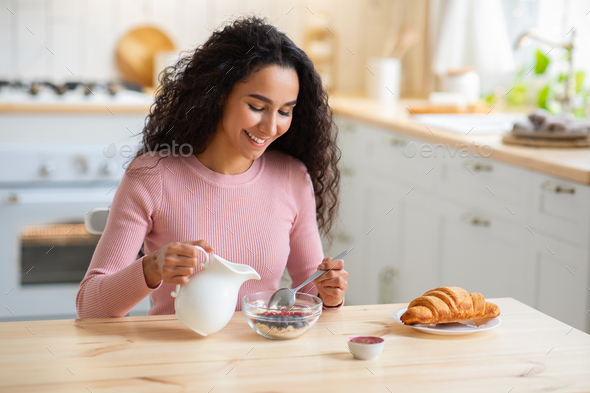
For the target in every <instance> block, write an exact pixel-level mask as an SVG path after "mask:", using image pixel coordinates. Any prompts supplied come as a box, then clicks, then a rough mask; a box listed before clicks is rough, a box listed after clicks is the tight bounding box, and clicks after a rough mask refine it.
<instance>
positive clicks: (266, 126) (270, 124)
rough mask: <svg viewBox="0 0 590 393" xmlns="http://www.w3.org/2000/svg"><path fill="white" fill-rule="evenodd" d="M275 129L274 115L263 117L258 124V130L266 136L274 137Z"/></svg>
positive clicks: (276, 130) (275, 119)
mask: <svg viewBox="0 0 590 393" xmlns="http://www.w3.org/2000/svg"><path fill="white" fill-rule="evenodd" d="M277 127H278V126H277V116H276V114H269V115H267V116H264V117H263V119H262V121H261V122H260V126H259V129H260V131H261V132H263V133H264V134H266V135H268V136H275V135H276V134H277V132H278V129H277Z"/></svg>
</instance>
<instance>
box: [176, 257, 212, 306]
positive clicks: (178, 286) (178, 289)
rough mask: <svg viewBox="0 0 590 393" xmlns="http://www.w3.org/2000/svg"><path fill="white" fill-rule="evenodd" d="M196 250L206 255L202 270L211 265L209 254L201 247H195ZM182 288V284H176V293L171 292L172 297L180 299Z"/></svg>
mask: <svg viewBox="0 0 590 393" xmlns="http://www.w3.org/2000/svg"><path fill="white" fill-rule="evenodd" d="M195 248H196V249H197V250H199V251H202V252H203V254H205V262H201V268H204V267H205V266H207V265H208V264H209V254H208V253H207V251H205V249H204V248H203V247H201V246H195ZM180 286H181V285H180V284H176V291H172V292H170V296H172V297H178V294H179V293H180Z"/></svg>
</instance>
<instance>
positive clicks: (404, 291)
mask: <svg viewBox="0 0 590 393" xmlns="http://www.w3.org/2000/svg"><path fill="white" fill-rule="evenodd" d="M409 195H411V197H408V198H405V199H404V200H403V201H402V202H401V203H400V206H399V208H400V211H399V214H400V237H401V239H400V240H401V241H400V243H401V246H400V250H399V258H400V263H401V267H400V268H399V271H398V275H397V281H396V282H397V283H398V284H399V286H400V289H399V291H398V297H397V298H396V299H395V302H400V303H401V302H411V301H412V300H413V299H415V298H417V297H418V296H421V295H422V294H423V293H424V292H426V291H427V290H429V289H433V288H436V287H438V286H440V284H441V281H440V246H441V242H440V240H441V239H440V236H439V234H440V229H439V228H440V224H441V219H442V215H441V212H442V211H444V205H443V204H442V203H440V202H439V201H437V200H436V199H434V198H432V197H431V196H429V195H427V194H425V193H423V192H422V191H420V190H415V191H412V192H411V193H410V194H408V196H409Z"/></svg>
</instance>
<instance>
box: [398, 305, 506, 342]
mask: <svg viewBox="0 0 590 393" xmlns="http://www.w3.org/2000/svg"><path fill="white" fill-rule="evenodd" d="M407 309H408V308H407V307H405V308H402V309H401V310H397V311H396V312H394V313H393V320H394V321H396V322H397V323H401V324H402V325H404V326H409V327H411V328H414V329H416V330H419V331H421V332H424V333H430V334H440V335H443V336H459V335H462V334H471V333H477V332H485V331H486V330H490V329H493V328H495V327H497V326H498V325H500V323H501V322H502V320H500V317H495V318H491V319H489V320H488V321H486V323H485V326H480V327H475V326H467V325H464V324H462V323H443V324H440V325H434V326H432V327H429V326H413V325H406V324H404V323H403V322H402V320H401V319H400V317H401V316H402V314H403V313H405V312H406V310H407Z"/></svg>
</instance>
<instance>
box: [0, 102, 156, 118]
mask: <svg viewBox="0 0 590 393" xmlns="http://www.w3.org/2000/svg"><path fill="white" fill-rule="evenodd" d="M106 104H107V105H98V104H84V103H80V104H73V103H67V104H62V103H30V104H27V103H0V114H2V113H9V114H14V113H52V114H98V115H129V114H131V115H135V114H140V115H147V114H148V112H149V110H150V105H149V104H114V103H113V104H112V105H111V104H109V103H108V102H107V103H106Z"/></svg>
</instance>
